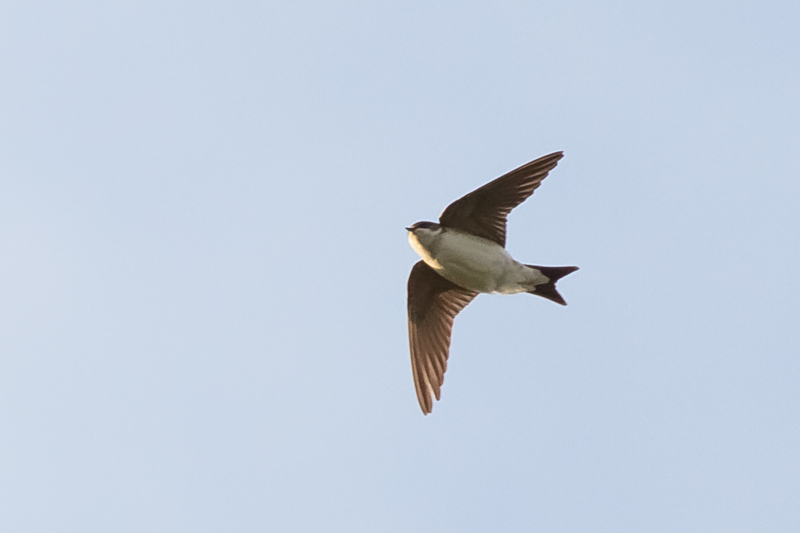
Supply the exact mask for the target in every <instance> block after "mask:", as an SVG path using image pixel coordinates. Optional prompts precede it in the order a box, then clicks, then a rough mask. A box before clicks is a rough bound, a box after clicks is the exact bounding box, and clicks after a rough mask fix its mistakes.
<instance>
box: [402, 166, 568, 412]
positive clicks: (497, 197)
mask: <svg viewBox="0 0 800 533" xmlns="http://www.w3.org/2000/svg"><path fill="white" fill-rule="evenodd" d="M562 157H563V154H562V153H561V152H555V153H552V154H550V155H546V156H544V157H540V158H539V159H537V160H535V161H531V162H530V163H528V164H526V165H523V166H521V167H519V168H518V169H516V170H512V171H511V172H509V173H508V174H505V175H503V176H501V177H499V178H497V179H496V180H494V181H491V182H489V183H487V184H486V185H484V186H483V187H480V188H478V189H476V190H474V191H472V192H471V193H469V194H467V195H466V196H463V197H462V198H459V199H458V200H456V201H455V202H453V203H452V204H450V205H449V206H447V208H446V209H445V210H444V211H443V212H442V214H441V216H440V217H439V223H435V222H417V223H416V224H414V225H412V226H411V227H409V228H406V229H407V230H408V241H409V243H410V244H411V247H412V248H413V249H414V251H416V252H417V253H418V254H419V256H420V257H421V258H422V261H419V262H418V263H417V264H415V265H414V267H413V268H412V269H411V274H410V275H409V277H408V337H409V344H410V347H411V368H412V372H413V374H414V385H415V386H416V389H417V399H418V400H419V404H420V407H421V408H422V412H423V413H425V414H428V413H430V412H431V410H432V409H433V398H434V397H435V398H436V399H437V400H438V399H439V398H440V394H441V386H442V384H443V383H444V373H445V370H446V369H447V358H448V356H449V351H450V334H451V331H452V327H453V319H454V318H455V316H456V315H457V314H458V313H459V312H461V310H462V309H464V307H466V306H467V305H468V304H469V303H470V302H471V301H472V300H473V299H474V298H475V297H476V296H477V295H478V294H479V293H482V292H485V293H499V294H516V293H520V292H527V293H530V294H535V295H538V296H542V297H543V298H547V299H549V300H552V301H554V302H556V303H559V304H561V305H566V304H567V303H566V302H565V301H564V299H563V298H562V297H561V295H560V294H559V293H558V291H556V281H558V280H559V279H560V278H562V277H564V276H566V275H567V274H569V273H571V272H574V271H576V270H578V267H543V266H534V265H524V264H522V263H520V262H518V261H516V260H515V259H514V258H512V257H511V256H510V255H509V254H508V252H506V249H505V245H506V217H507V216H508V214H509V213H510V212H511V210H512V209H514V208H515V207H516V206H518V205H519V204H521V203H522V202H523V201H525V199H527V198H528V197H529V196H530V195H531V194H533V191H534V190H536V188H537V187H539V185H540V184H541V182H542V180H543V179H544V178H545V177H547V174H548V173H549V172H550V170H552V169H553V168H554V167H555V166H556V164H557V163H558V161H559V159H561V158H562Z"/></svg>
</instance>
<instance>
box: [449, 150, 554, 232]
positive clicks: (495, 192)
mask: <svg viewBox="0 0 800 533" xmlns="http://www.w3.org/2000/svg"><path fill="white" fill-rule="evenodd" d="M562 157H564V152H554V153H552V154H550V155H546V156H544V157H540V158H539V159H537V160H536V161H531V162H530V163H528V164H526V165H522V166H521V167H519V168H518V169H516V170H512V171H511V172H509V173H508V174H505V175H503V176H500V177H499V178H497V179H496V180H493V181H490V182H489V183H487V184H486V185H484V186H483V187H480V188H478V189H475V190H474V191H472V192H471V193H469V194H467V195H466V196H463V197H461V198H459V199H458V200H456V201H455V202H453V203H452V204H450V205H448V206H447V209H445V210H444V212H442V215H441V216H440V217H439V222H441V224H442V225H443V226H447V227H449V228H455V229H460V230H462V231H465V232H467V233H471V234H473V235H477V236H479V237H483V238H484V239H489V240H490V241H494V242H496V243H497V244H499V245H500V246H505V245H506V217H507V216H508V214H509V213H510V212H511V210H512V209H514V208H515V207H517V206H518V205H519V204H521V203H522V202H524V201H525V200H526V199H527V198H528V197H529V196H530V195H532V194H533V191H535V190H536V188H537V187H539V184H541V183H542V180H543V179H545V178H546V177H547V173H548V172H550V171H551V170H553V168H555V166H556V165H557V164H558V160H559V159H561V158H562Z"/></svg>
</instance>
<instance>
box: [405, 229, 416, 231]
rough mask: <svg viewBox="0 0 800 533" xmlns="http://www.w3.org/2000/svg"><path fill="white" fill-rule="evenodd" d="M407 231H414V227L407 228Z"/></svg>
mask: <svg viewBox="0 0 800 533" xmlns="http://www.w3.org/2000/svg"><path fill="white" fill-rule="evenodd" d="M406 231H414V228H406Z"/></svg>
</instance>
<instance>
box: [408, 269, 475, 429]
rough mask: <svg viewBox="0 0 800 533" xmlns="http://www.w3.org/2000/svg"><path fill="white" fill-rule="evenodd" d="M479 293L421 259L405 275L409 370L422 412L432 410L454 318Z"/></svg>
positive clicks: (438, 396)
mask: <svg viewBox="0 0 800 533" xmlns="http://www.w3.org/2000/svg"><path fill="white" fill-rule="evenodd" d="M477 295H478V293H477V292H474V291H469V290H467V289H463V288H461V287H459V286H458V285H456V284H455V283H453V282H451V281H448V280H447V279H445V278H443V277H442V276H440V275H439V274H437V273H436V272H435V271H434V270H433V269H432V268H431V267H429V266H428V265H426V264H425V263H424V262H423V261H419V262H418V263H417V264H415V265H414V267H413V268H412V269H411V274H410V275H409V276H408V342H409V345H410V347H411V370H412V372H413V374H414V386H415V387H416V388H417V399H418V400H419V406H420V407H421V408H422V412H423V413H425V414H426V415H427V414H428V413H430V412H431V410H433V396H435V397H436V399H437V400H438V399H439V398H440V394H441V387H442V383H444V372H445V370H447V356H448V354H449V351H450V333H451V331H452V329H453V319H454V318H455V316H456V315H457V314H458V313H459V312H461V310H462V309H464V308H465V307H466V306H467V304H469V303H470V302H471V301H472V299H473V298H475V296H477Z"/></svg>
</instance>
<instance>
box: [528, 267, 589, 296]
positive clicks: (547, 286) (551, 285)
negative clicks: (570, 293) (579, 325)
mask: <svg viewBox="0 0 800 533" xmlns="http://www.w3.org/2000/svg"><path fill="white" fill-rule="evenodd" d="M525 266H526V267H528V268H533V269H536V270H538V271H539V272H541V273H542V274H544V275H545V276H546V277H547V282H546V283H541V284H539V285H536V287H534V288H533V289H532V290H530V291H528V292H529V293H531V294H535V295H536V296H541V297H542V298H547V299H548V300H552V301H554V302H555V303H557V304H561V305H567V302H565V301H564V298H563V297H562V296H561V295H560V294H558V291H557V290H556V281H558V280H560V279H561V278H563V277H564V276H566V275H567V274H572V273H573V272H575V271H576V270H578V267H543V266H536V265H525Z"/></svg>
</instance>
